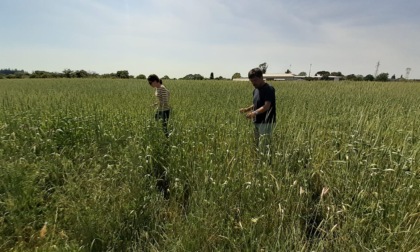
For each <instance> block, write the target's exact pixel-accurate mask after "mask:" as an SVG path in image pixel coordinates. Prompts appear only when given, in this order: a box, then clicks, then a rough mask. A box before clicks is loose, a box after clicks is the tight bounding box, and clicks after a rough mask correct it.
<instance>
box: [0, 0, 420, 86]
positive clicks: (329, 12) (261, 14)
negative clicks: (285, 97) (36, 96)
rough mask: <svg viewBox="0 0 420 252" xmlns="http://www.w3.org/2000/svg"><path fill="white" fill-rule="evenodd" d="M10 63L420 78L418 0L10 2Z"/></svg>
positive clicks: (3, 59) (2, 42)
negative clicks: (261, 69)
mask: <svg viewBox="0 0 420 252" xmlns="http://www.w3.org/2000/svg"><path fill="white" fill-rule="evenodd" d="M0 6H1V12H2V13H1V15H0V22H1V26H0V34H1V39H0V68H12V69H15V68H17V69H24V70H26V71H29V72H32V71H34V70H45V71H51V72H62V71H63V70H64V69H72V70H80V69H84V70H87V71H94V72H97V73H99V74H103V73H112V72H116V71H118V70H128V71H129V73H130V74H131V75H134V76H136V75H138V74H145V75H149V74H151V73H156V74H158V75H159V76H163V75H168V76H169V77H171V78H180V77H183V76H185V75H187V74H201V75H203V76H204V77H209V76H210V73H211V72H213V73H214V75H215V76H216V77H218V76H223V77H226V78H230V77H231V76H232V75H233V74H234V73H236V72H239V73H241V75H242V76H246V74H247V72H248V70H249V69H251V68H253V67H257V66H258V65H259V64H260V63H263V62H266V63H267V64H268V70H267V72H269V73H284V72H285V71H286V70H287V69H289V68H290V70H291V71H292V72H294V73H297V74H298V73H300V72H302V71H304V72H306V73H309V70H311V75H314V74H315V73H316V72H317V71H321V70H326V71H330V72H332V71H341V72H342V73H343V74H344V75H348V74H362V75H366V74H374V73H375V70H376V64H377V62H378V61H379V62H380V66H379V71H378V72H379V73H382V72H385V73H389V75H390V76H391V75H393V74H395V75H396V76H397V77H399V76H401V75H404V76H405V73H406V68H407V67H410V68H411V69H412V70H411V73H410V78H416V79H420V48H419V46H418V43H419V41H420V15H418V10H419V9H420V2H419V1H417V0H399V1H397V0H383V1H373V0H352V1H344V0H343V1H342V0H336V1H332V0H311V1H309V0H302V1H283V0H277V1H275V0H259V1H255V0H254V1H250V0H236V1H233V0H199V1H198V0H138V1H135V0H118V1H117V0H115V1H111V0H102V1H99V0H66V1H65V0H1V2H0Z"/></svg>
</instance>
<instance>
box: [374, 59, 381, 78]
mask: <svg viewBox="0 0 420 252" xmlns="http://www.w3.org/2000/svg"><path fill="white" fill-rule="evenodd" d="M379 65H380V64H379V61H378V64H376V71H375V78H376V76H378V70H379Z"/></svg>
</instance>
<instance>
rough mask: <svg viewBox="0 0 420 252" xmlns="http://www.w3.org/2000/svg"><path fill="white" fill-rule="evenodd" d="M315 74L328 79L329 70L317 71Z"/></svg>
mask: <svg viewBox="0 0 420 252" xmlns="http://www.w3.org/2000/svg"><path fill="white" fill-rule="evenodd" d="M315 76H321V80H329V76H330V72H328V71H318V72H317V73H316V74H315Z"/></svg>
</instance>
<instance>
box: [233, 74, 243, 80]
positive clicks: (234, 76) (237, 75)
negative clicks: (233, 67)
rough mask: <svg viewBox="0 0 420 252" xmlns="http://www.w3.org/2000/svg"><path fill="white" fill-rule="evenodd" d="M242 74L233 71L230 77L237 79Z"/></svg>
mask: <svg viewBox="0 0 420 252" xmlns="http://www.w3.org/2000/svg"><path fill="white" fill-rule="evenodd" d="M241 77H242V76H241V74H240V73H234V74H233V75H232V79H237V78H241Z"/></svg>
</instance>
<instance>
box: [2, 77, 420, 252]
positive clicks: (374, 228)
mask: <svg viewBox="0 0 420 252" xmlns="http://www.w3.org/2000/svg"><path fill="white" fill-rule="evenodd" d="M164 84H165V85H166V86H167V88H168V89H169V90H170V92H171V105H172V107H173V114H172V118H171V121H170V127H171V129H172V134H171V136H170V137H169V139H168V140H167V139H166V138H165V137H164V135H163V132H162V130H161V127H160V125H159V124H158V123H156V122H155V121H154V117H153V114H154V110H153V108H152V107H151V106H150V105H151V104H153V102H154V96H153V93H154V90H153V89H152V88H150V87H149V85H148V84H147V82H146V81H145V80H133V79H131V80H111V79H46V80H44V79H43V80H41V79H39V80H38V79H23V80H0V100H1V110H0V251H34V250H35V249H38V251H419V250H420V239H419V238H420V165H419V164H420V84H419V83H411V82H404V83H401V82H388V83H378V82H322V81H317V82H298V81H295V82H273V83H272V84H273V86H274V87H275V88H276V95H277V103H278V104H277V121H278V123H277V125H276V128H275V131H274V135H273V140H274V145H273V151H274V153H273V159H272V163H271V164H268V163H267V162H265V161H264V158H260V156H259V155H258V153H255V152H254V150H253V139H252V137H253V135H252V130H253V125H252V123H250V122H249V121H248V120H246V119H245V118H244V116H243V115H241V114H240V113H239V108H241V107H245V106H249V105H251V104H252V90H253V87H252V85H251V84H250V83H249V82H232V81H209V80H207V81H182V80H178V81H167V82H164ZM162 187H165V188H169V192H170V194H169V196H168V197H166V198H165V197H164V195H163V194H162V192H161V190H160V189H159V188H162Z"/></svg>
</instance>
